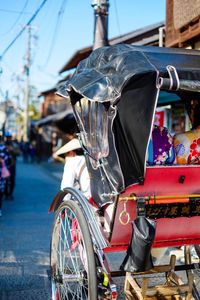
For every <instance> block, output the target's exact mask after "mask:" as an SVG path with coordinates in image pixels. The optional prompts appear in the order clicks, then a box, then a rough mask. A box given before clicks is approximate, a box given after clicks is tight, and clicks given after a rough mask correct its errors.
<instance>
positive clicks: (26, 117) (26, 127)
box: [23, 25, 31, 142]
mask: <svg viewBox="0 0 200 300" xmlns="http://www.w3.org/2000/svg"><path fill="white" fill-rule="evenodd" d="M27 29H28V39H27V50H26V65H25V73H26V89H25V109H24V135H23V140H24V142H28V140H29V111H28V108H29V94H30V60H31V59H30V56H31V55H30V53H31V26H30V25H28V26H27Z"/></svg>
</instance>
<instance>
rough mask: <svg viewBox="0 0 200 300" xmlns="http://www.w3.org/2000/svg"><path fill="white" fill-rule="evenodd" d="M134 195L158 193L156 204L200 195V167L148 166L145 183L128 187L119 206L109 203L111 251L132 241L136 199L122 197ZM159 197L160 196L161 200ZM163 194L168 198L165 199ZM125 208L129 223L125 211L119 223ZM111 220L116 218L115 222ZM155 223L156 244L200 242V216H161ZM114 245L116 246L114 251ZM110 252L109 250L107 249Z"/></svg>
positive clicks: (106, 217) (107, 216) (178, 244)
mask: <svg viewBox="0 0 200 300" xmlns="http://www.w3.org/2000/svg"><path fill="white" fill-rule="evenodd" d="M133 194H134V195H135V196H137V197H138V198H139V197H151V199H152V198H153V197H154V196H155V198H157V200H156V201H157V203H158V202H159V203H163V204H167V203H177V202H179V203H184V202H185V203H186V202H188V201H189V195H190V197H192V195H193V196H195V195H199V194H200V166H198V165H196V166H195V165H193V166H192V165H190V166H189V165H188V166H183V165H174V166H155V167H147V169H146V175H145V181H144V184H143V185H132V186H130V187H128V188H127V189H126V190H125V192H124V193H123V194H121V195H120V196H119V198H118V201H117V204H116V206H113V207H112V206H108V207H107V208H106V210H105V219H106V223H107V225H108V227H111V228H112V230H111V232H112V233H111V234H110V241H109V243H110V247H111V248H112V251H115V250H116V251H118V250H117V249H119V250H124V249H126V248H127V246H128V244H129V242H130V238H131V233H132V228H131V222H132V221H133V220H134V219H135V218H136V216H137V204H136V201H132V200H127V201H126V200H124V201H121V200H122V199H125V198H126V197H130V196H131V195H133ZM159 196H161V197H160V199H159ZM163 196H166V197H164V199H163V198H162V197H163ZM167 196H169V198H167ZM120 199H121V200H120ZM127 199H128V198H127ZM150 203H151V205H154V204H153V203H154V200H151V202H150ZM124 208H125V210H126V212H127V213H128V214H129V222H128V223H127V216H128V215H127V214H126V213H125V215H124V216H123V218H124V220H122V222H120V220H121V218H122V217H121V214H122V212H124V211H125V210H124ZM112 220H114V223H113V224H112ZM126 223H127V224H126ZM156 223H157V224H156V236H155V240H154V244H153V247H170V246H182V245H187V244H200V226H199V225H200V217H199V216H193V217H181V216H179V217H174V218H168V217H166V218H159V219H157V221H156ZM114 248H116V249H115V250H114ZM110 250H111V249H110ZM107 251H109V250H108V249H107Z"/></svg>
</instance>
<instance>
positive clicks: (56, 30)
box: [42, 0, 67, 68]
mask: <svg viewBox="0 0 200 300" xmlns="http://www.w3.org/2000/svg"><path fill="white" fill-rule="evenodd" d="M66 3H67V0H63V1H62V3H61V6H60V9H59V11H58V16H57V21H56V26H55V29H54V33H53V36H52V41H51V46H50V47H49V53H48V55H47V58H46V61H45V63H44V64H43V65H42V67H43V68H44V67H46V65H47V64H48V62H49V60H50V58H51V55H52V52H53V48H54V46H55V45H56V37H57V32H58V28H59V25H60V23H61V21H62V19H61V17H63V15H64V12H65V8H66Z"/></svg>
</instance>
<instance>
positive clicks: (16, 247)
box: [0, 158, 60, 300]
mask: <svg viewBox="0 0 200 300" xmlns="http://www.w3.org/2000/svg"><path fill="white" fill-rule="evenodd" d="M46 167H47V165H46V166H45V165H39V164H28V163H27V164H24V163H23V162H22V161H21V159H20V158H19V159H18V162H17V177H16V188H15V192H14V200H13V201H8V200H4V202H3V210H2V211H3V216H2V217H1V218H0V233H1V234H0V299H1V300H23V299H26V300H32V299H34V300H40V299H41V300H48V299H50V282H49V280H48V270H49V246H50V236H51V227H52V220H53V215H51V214H48V208H49V205H50V203H51V200H52V198H53V196H54V195H55V193H56V192H57V191H58V189H59V182H60V180H59V171H60V169H58V170H56V171H55V170H54V172H53V170H47V168H46ZM55 172H56V173H55Z"/></svg>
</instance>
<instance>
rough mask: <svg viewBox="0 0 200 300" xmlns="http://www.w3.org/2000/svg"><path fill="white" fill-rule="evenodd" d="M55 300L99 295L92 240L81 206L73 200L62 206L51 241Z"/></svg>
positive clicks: (83, 299)
mask: <svg viewBox="0 0 200 300" xmlns="http://www.w3.org/2000/svg"><path fill="white" fill-rule="evenodd" d="M51 270H52V300H68V299H76V300H77V299H81V300H85V299H90V300H96V299H97V274H96V265H95V257H94V251H93V246H92V240H91V236H90V232H89V228H88V225H87V222H86V220H85V217H84V215H83V213H82V211H81V209H80V206H79V205H78V204H77V203H76V202H75V201H73V200H67V201H64V202H63V203H62V204H61V205H60V206H59V208H58V210H57V212H56V215H55V220H54V225H53V232H52V241H51Z"/></svg>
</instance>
